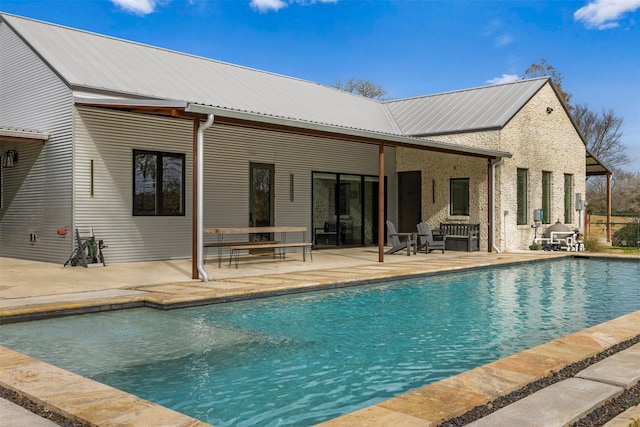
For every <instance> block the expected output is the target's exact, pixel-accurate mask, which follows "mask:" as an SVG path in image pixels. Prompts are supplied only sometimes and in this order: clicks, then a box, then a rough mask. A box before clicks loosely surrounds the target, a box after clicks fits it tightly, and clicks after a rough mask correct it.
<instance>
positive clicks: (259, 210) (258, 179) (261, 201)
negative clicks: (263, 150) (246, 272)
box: [249, 163, 275, 240]
mask: <svg viewBox="0 0 640 427" xmlns="http://www.w3.org/2000/svg"><path fill="white" fill-rule="evenodd" d="M249 169H250V172H249V174H250V177H249V185H250V187H249V226H250V227H270V226H273V225H274V224H275V218H274V206H273V201H274V187H273V182H274V175H275V166H274V165H271V164H265V163H251V164H250V167H249ZM271 237H272V236H271V233H256V234H254V235H253V236H251V238H250V240H273V239H272V238H271Z"/></svg>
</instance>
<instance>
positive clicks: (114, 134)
mask: <svg viewBox="0 0 640 427" xmlns="http://www.w3.org/2000/svg"><path fill="white" fill-rule="evenodd" d="M75 128H76V155H75V162H74V170H75V186H74V193H75V194H74V197H75V202H76V209H75V223H76V226H77V227H93V229H94V232H95V234H96V236H97V237H98V238H99V239H102V240H104V241H105V244H106V245H108V246H109V247H108V248H107V249H105V257H106V261H107V262H114V261H115V262H120V261H140V260H154V259H168V258H174V257H180V256H184V255H185V254H186V252H185V251H186V250H188V248H190V244H191V243H190V242H191V240H190V237H191V200H192V198H191V175H192V168H191V161H190V158H191V144H192V142H191V141H192V137H191V123H190V122H188V121H185V120H179V119H171V118H156V117H152V116H146V115H133V114H126V113H120V112H116V111H101V110H99V109H91V108H78V109H76V114H75ZM133 149H142V150H157V151H165V152H174V153H186V156H187V162H186V182H185V185H186V189H187V190H186V201H185V206H186V211H187V213H188V214H187V215H184V216H133V214H132V211H133V208H132V204H133V200H132V197H133V196H132V192H133V189H132V188H133V177H132V173H133V172H132V164H133V160H132V159H133ZM91 160H93V170H94V176H93V182H94V194H93V197H91V193H90V185H91V179H90V162H91Z"/></svg>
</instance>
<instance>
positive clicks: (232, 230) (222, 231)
mask: <svg viewBox="0 0 640 427" xmlns="http://www.w3.org/2000/svg"><path fill="white" fill-rule="evenodd" d="M203 232H204V233H206V234H216V235H217V236H218V244H217V245H216V246H217V247H218V267H220V266H221V265H222V247H223V246H227V247H228V246H234V245H240V244H242V242H227V243H226V244H225V243H224V236H225V235H227V234H254V233H280V236H281V237H280V240H281V241H282V243H283V244H286V243H287V235H286V234H287V233H292V232H299V233H300V232H301V233H302V241H303V242H306V236H307V227H289V226H270V227H209V228H205V229H204V230H203Z"/></svg>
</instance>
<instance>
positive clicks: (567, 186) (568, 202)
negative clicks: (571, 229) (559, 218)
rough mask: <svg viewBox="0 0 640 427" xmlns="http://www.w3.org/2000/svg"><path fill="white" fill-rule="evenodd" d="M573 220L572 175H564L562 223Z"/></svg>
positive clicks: (568, 222)
mask: <svg viewBox="0 0 640 427" xmlns="http://www.w3.org/2000/svg"><path fill="white" fill-rule="evenodd" d="M572 221H573V175H569V174H565V175H564V223H565V224H570V223H571V222H572Z"/></svg>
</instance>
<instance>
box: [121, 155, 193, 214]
mask: <svg viewBox="0 0 640 427" xmlns="http://www.w3.org/2000/svg"><path fill="white" fill-rule="evenodd" d="M133 214H134V215H184V154H171V153H160V152H152V151H138V150H134V151H133Z"/></svg>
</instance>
